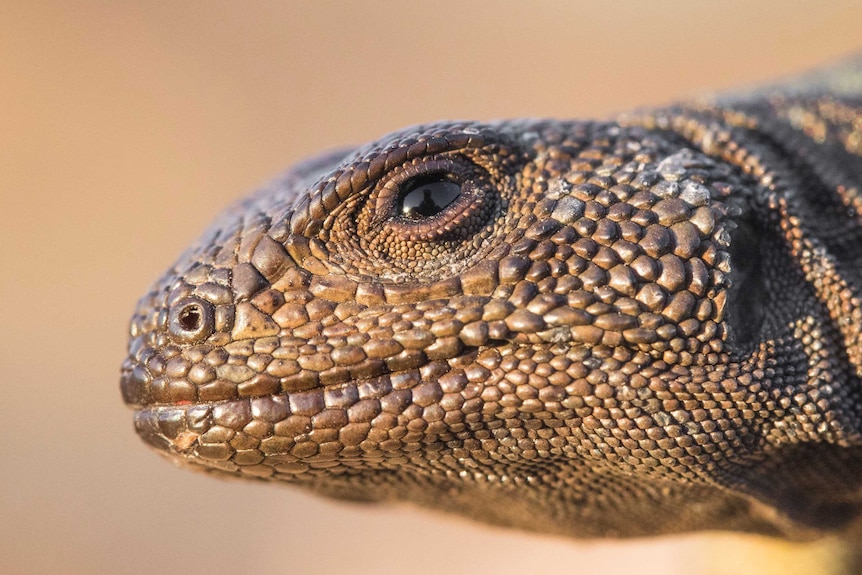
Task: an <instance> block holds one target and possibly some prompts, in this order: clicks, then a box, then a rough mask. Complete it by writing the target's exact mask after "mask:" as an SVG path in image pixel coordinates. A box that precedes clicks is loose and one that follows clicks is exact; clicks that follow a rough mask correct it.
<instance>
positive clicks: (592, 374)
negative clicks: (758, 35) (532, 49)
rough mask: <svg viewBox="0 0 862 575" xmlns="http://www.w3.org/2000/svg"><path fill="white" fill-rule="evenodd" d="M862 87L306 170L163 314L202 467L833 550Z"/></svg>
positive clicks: (414, 146)
mask: <svg viewBox="0 0 862 575" xmlns="http://www.w3.org/2000/svg"><path fill="white" fill-rule="evenodd" d="M860 84H862V74H860V66H859V65H858V64H855V63H852V62H851V63H850V64H847V65H845V66H844V67H843V68H842V69H840V70H838V71H832V72H828V73H823V74H819V75H813V76H811V77H809V78H808V79H807V81H806V83H805V86H806V87H805V88H800V87H798V86H796V85H788V86H783V87H779V88H774V89H768V90H764V91H761V92H757V93H753V94H749V95H747V96H744V97H740V98H738V99H730V98H729V99H722V100H716V101H710V102H703V103H693V104H688V105H682V106H676V107H672V108H667V109H662V110H655V111H646V112H641V113H635V114H631V115H626V116H624V117H621V118H619V119H617V120H616V121H607V122H571V121H555V120H541V121H529V120H520V121H508V122H499V123H493V124H481V123H471V122H458V123H439V124H433V125H427V126H419V127H415V128H410V129H407V130H404V131H402V132H398V133H395V134H392V135H389V136H386V137H384V138H382V139H381V140H379V141H377V142H375V143H372V144H369V145H367V146H365V147H362V148H359V149H357V150H354V151H349V152H342V153H332V154H329V155H326V156H323V157H321V158H318V159H316V160H312V161H310V162H306V163H304V164H302V165H300V166H298V167H296V168H294V169H293V170H292V171H290V172H288V174H287V175H285V176H284V177H282V178H281V179H279V180H277V181H276V182H274V183H273V184H272V185H271V186H270V187H268V188H267V189H264V190H262V191H260V192H258V193H256V194H255V195H253V196H252V197H250V198H248V199H246V200H244V201H242V202H240V203H239V204H237V205H236V206H234V207H233V208H231V209H229V210H228V211H227V212H226V213H225V214H223V215H222V216H221V218H220V219H219V220H218V221H216V222H215V224H213V226H212V227H211V228H210V229H209V230H208V231H207V232H206V233H205V234H204V236H203V237H202V238H201V239H200V240H199V241H198V242H197V243H196V244H195V245H194V246H192V247H191V248H190V249H189V250H188V251H187V252H186V253H185V254H183V255H182V256H181V257H180V259H179V260H178V261H177V263H176V264H174V266H173V267H172V268H171V269H170V270H169V271H168V272H167V273H166V274H165V275H164V277H162V279H160V280H159V281H158V282H157V283H156V284H155V285H154V286H153V287H152V288H151V289H150V291H149V293H148V294H147V295H146V296H144V298H142V299H141V301H140V303H139V305H138V308H137V311H136V312H135V315H134V317H133V319H132V322H131V342H130V344H129V357H128V359H127V360H126V362H125V364H124V366H123V378H122V390H123V397H124V399H125V401H126V402H127V403H128V404H130V405H131V406H133V407H134V408H135V410H136V412H135V426H136V429H137V431H138V433H140V435H141V436H142V438H143V439H144V440H145V441H146V442H147V443H149V444H150V445H151V446H153V447H155V448H156V449H158V450H159V451H160V452H161V453H163V454H164V455H166V456H168V457H170V458H172V459H174V460H175V461H177V462H180V463H183V464H190V465H191V466H193V467H195V468H199V469H204V470H209V471H215V472H218V473H222V474H227V475H234V476H241V477H251V478H259V479H270V480H281V481H288V482H291V483H295V484H297V485H302V486H305V487H307V488H309V489H312V490H314V491H317V492H320V493H324V494H327V495H331V496H336V497H343V498H351V499H360V500H387V499H399V500H410V501H414V502H417V503H420V504H423V505H428V506H432V507H436V508H440V509H444V510H449V511H454V512H457V513H461V514H466V515H469V516H471V517H474V518H476V519H479V520H482V521H488V522H492V523H495V524H498V525H512V526H517V527H521V528H525V529H531V530H537V531H546V532H555V533H564V534H569V535H574V536H636V535H652V534H659V533H670V532H682V531H690V530H701V529H730V530H741V531H753V532H760V533H767V534H774V535H781V536H786V537H791V538H808V537H814V536H818V535H821V534H823V533H826V532H830V531H835V530H840V529H842V528H844V527H845V526H846V525H847V524H848V523H850V522H851V521H852V520H853V519H854V518H855V517H856V516H857V515H858V514H859V512H860V504H862V434H860V427H862V417H860V411H862V395H860V384H862V341H860V338H862V336H860V333H862V332H860V329H862V328H860V325H862V271H860V270H862V193H860V187H862V97H860V95H859V92H858V91H857V90H858V86H859V85H860Z"/></svg>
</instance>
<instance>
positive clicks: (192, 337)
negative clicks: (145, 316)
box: [168, 297, 215, 343]
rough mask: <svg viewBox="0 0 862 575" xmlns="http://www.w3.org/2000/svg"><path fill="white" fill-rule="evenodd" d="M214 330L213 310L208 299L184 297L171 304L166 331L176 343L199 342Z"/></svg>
mask: <svg viewBox="0 0 862 575" xmlns="http://www.w3.org/2000/svg"><path fill="white" fill-rule="evenodd" d="M213 331H215V311H214V310H213V306H212V304H211V303H209V302H208V301H205V300H203V299H201V298H198V297H186V298H183V299H181V300H180V301H178V302H177V303H176V304H174V305H173V306H171V309H170V312H169V314H168V332H169V333H170V334H171V337H172V338H173V339H174V340H175V341H177V342H178V343H193V342H199V341H202V340H204V339H206V338H207V337H209V336H210V335H212V333H213Z"/></svg>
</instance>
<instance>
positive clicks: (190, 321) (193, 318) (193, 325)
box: [179, 306, 201, 331]
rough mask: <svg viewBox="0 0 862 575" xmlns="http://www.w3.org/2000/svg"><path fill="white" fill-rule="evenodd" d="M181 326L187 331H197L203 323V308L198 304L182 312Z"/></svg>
mask: <svg viewBox="0 0 862 575" xmlns="http://www.w3.org/2000/svg"><path fill="white" fill-rule="evenodd" d="M179 323H180V327H181V328H183V329H184V330H186V331H195V330H196V329H198V328H199V327H200V325H201V310H200V308H198V307H197V306H189V307H188V308H186V309H185V310H183V312H182V313H181V314H180V317H179Z"/></svg>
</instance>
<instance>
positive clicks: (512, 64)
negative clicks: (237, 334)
mask: <svg viewBox="0 0 862 575" xmlns="http://www.w3.org/2000/svg"><path fill="white" fill-rule="evenodd" d="M860 23H862V3H858V2H846V1H837V2H830V3H824V2H820V1H814V0H811V1H807V0H798V1H795V2H792V3H787V2H783V1H768V2H761V3H752V2H748V1H743V0H728V1H724V2H715V3H706V2H689V1H687V0H671V1H663V2H661V3H659V2H598V1H589V2H566V1H556V2H553V1H545V2H515V1H496V2H491V1H482V2H472V3H471V2H465V1H463V0H462V1H435V2H421V3H420V2H413V3H411V2H394V1H391V2H384V1H378V2H368V3H359V2H352V3H342V2H296V3H287V2H284V3H276V2H257V1H245V2H233V3H231V2H223V1H213V0H208V1H206V2H204V1H188V2H178V3H167V2H135V3H133V2H86V1H80V0H68V1H56V2H51V1H34V2H27V1H17V2H16V1H9V0H7V1H5V2H0V217H2V225H0V437H2V449H0V573H3V574H8V575H11V574H23V573H81V574H83V573H86V574H96V573H110V574H126V573H128V574H134V573H163V574H164V573H167V574H169V573H203V572H207V573H228V572H230V573H255V574H257V575H262V574H269V573H314V574H317V573H372V572H373V573H411V574H414V575H419V574H423V573H429V574H430V573H434V574H441V573H445V574H446V575H457V574H475V573H480V572H481V573H494V574H495V575H504V574H508V573H519V574H522V573H551V572H581V573H595V572H599V571H601V572H602V573H617V572H619V573H631V572H637V573H641V574H647V573H664V574H669V573H692V572H694V571H695V570H696V569H701V570H704V571H705V572H709V573H723V572H730V571H732V570H733V571H735V570H736V568H737V566H748V567H751V566H753V565H754V566H756V565H763V566H765V565H769V564H775V565H779V564H781V563H776V561H777V560H774V559H768V560H767V559H764V556H763V555H760V554H759V553H760V551H759V550H756V549H759V547H757V545H756V544H757V543H758V540H756V539H749V538H740V537H731V536H726V535H721V536H695V537H677V538H670V539H659V540H649V541H638V542H629V543H622V544H621V543H609V542H575V541H570V540H565V539H556V538H545V537H537V536H531V535H528V534H523V533H518V532H511V531H504V530H497V529H493V528H489V527H485V526H480V525H474V524H471V523H468V522H466V521H463V520H457V519H452V518H449V517H444V516H441V515H436V514H432V513H428V512H424V511H420V510H417V509H414V508H411V507H406V506H405V507H364V506H354V505H345V504H339V503H334V502H330V501H326V500H322V499H318V498H315V497H312V496H310V495H307V494H305V493H303V492H300V491H297V490H293V489H289V488H283V487H282V488H279V487H273V486H261V485H250V484H244V483H235V482H234V483H230V482H221V481H217V480H214V479H211V478H208V477H203V476H198V475H194V474H189V473H187V472H181V471H179V470H177V469H175V468H173V467H172V466H171V465H169V464H167V463H165V462H164V461H163V460H162V459H161V458H158V457H157V456H155V455H153V454H152V453H150V451H149V450H147V449H146V448H145V447H144V445H143V444H142V443H141V442H140V441H139V440H138V439H137V437H136V436H135V434H134V432H133V430H132V425H131V412H130V411H129V410H127V409H126V408H125V407H124V406H123V405H122V402H121V400H120V394H119V389H118V368H119V365H120V363H121V361H122V359H123V355H124V352H125V330H126V320H127V317H128V316H129V315H130V313H131V311H132V309H133V306H134V303H135V301H136V299H137V297H138V296H139V295H140V294H142V293H143V291H144V290H145V289H146V287H147V286H148V284H149V283H150V282H151V281H152V280H154V279H155V278H156V277H157V276H158V275H159V274H160V273H161V272H162V270H163V269H164V268H165V267H166V266H167V265H168V264H170V263H171V262H172V260H173V259H174V257H175V256H176V255H177V254H178V253H179V252H180V251H181V250H182V249H183V248H184V247H185V245H186V244H188V243H189V242H190V241H191V240H192V239H193V238H194V237H195V236H196V235H198V234H199V233H200V232H201V231H202V229H203V228H204V227H205V226H206V224H207V223H208V221H209V220H210V219H211V218H212V217H213V216H214V215H215V214H216V212H218V211H219V210H220V209H221V208H222V207H223V206H224V205H225V204H226V203H228V202H229V201H230V200H231V199H233V198H236V197H237V196H238V195H240V194H242V193H245V192H247V191H249V190H250V189H252V188H254V187H256V186H257V185H259V184H261V183H263V182H264V181H266V180H267V179H268V178H270V177H272V176H274V175H275V174H276V173H278V172H279V171H280V170H282V169H283V168H285V167H286V166H288V165H290V164H291V163H293V162H295V161H297V160H298V159H300V158H302V157H305V156H308V155H312V154H314V153H316V152H318V151H321V150H324V149H326V148H331V147H335V146H340V145H343V144H349V143H361V142H364V141H367V140H369V139H372V138H376V137H378V136H380V135H382V134H384V133H386V132H388V131H391V130H393V129H397V128H399V127H402V126H404V125H407V124H413V123H418V122H423V121H428V120H437V119H447V118H448V119H454V118H475V119H492V118H501V117H512V116H560V117H595V116H606V115H609V114H611V113H613V112H615V111H622V110H625V109H627V108H630V107H634V106H641V105H655V104H661V103H664V102H668V101H672V100H674V99H679V98H682V97H685V96H689V95H695V94H698V93H701V92H704V91H712V90H721V89H727V88H732V87H734V86H740V85H750V84H752V83H756V82H758V81H761V80H765V79H773V78H776V77H781V76H786V75H789V74H793V73H795V72H798V71H801V70H804V69H806V68H809V67H812V66H814V65H817V64H818V63H822V62H825V61H829V60H831V59H834V58H836V57H839V56H841V55H845V54H848V53H850V52H852V51H854V50H855V49H859V48H860V47H862V34H860ZM501 504H503V505H504V504H505V502H501ZM770 549H771V551H770V553H779V554H780V553H784V552H786V553H790V555H787V557H791V559H789V560H787V561H785V563H783V565H785V567H782V569H784V571H782V572H786V573H790V572H795V571H793V569H794V568H799V569H802V567H800V565H801V563H800V562H799V561H796V560H795V559H793V557H794V555H793V552H792V551H791V550H790V549H789V547H787V546H785V545H779V544H773V545H771V546H770ZM758 562H760V563H758ZM716 565H719V566H720V567H716ZM764 569H766V567H761V571H760V572H764V571H763V570H764ZM799 572H802V571H799Z"/></svg>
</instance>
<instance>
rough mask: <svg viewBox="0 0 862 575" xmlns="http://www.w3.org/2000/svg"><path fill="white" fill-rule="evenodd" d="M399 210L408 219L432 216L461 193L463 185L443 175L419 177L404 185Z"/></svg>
mask: <svg viewBox="0 0 862 575" xmlns="http://www.w3.org/2000/svg"><path fill="white" fill-rule="evenodd" d="M402 190H403V191H402V192H401V196H400V198H399V200H398V212H399V213H400V214H401V215H402V216H403V217H404V218H406V219H408V220H420V219H423V218H430V217H432V216H436V215H437V214H439V213H440V212H442V211H443V210H444V209H445V208H446V207H447V206H448V205H450V204H451V203H452V202H454V201H455V200H456V199H458V197H459V196H460V195H461V185H460V184H457V183H455V182H453V181H450V180H447V179H445V178H443V177H441V176H431V177H419V178H415V179H414V180H411V181H408V182H406V183H405V184H403V185H402Z"/></svg>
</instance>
